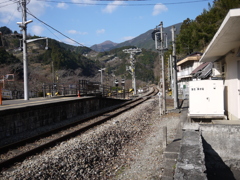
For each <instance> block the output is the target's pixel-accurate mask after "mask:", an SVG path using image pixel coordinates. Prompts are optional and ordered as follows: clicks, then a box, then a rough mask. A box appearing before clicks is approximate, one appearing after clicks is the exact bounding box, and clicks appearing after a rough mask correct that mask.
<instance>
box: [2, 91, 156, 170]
mask: <svg viewBox="0 0 240 180" xmlns="http://www.w3.org/2000/svg"><path fill="white" fill-rule="evenodd" d="M157 93H158V90H157V88H153V89H152V90H151V91H150V92H148V93H147V94H145V95H144V96H142V97H139V98H136V99H134V100H131V101H128V102H126V103H124V104H122V105H120V106H118V107H115V109H112V110H109V111H107V112H104V113H101V114H97V115H94V116H93V117H88V118H86V119H81V120H79V121H77V122H74V123H71V124H68V125H65V126H63V127H60V128H57V129H54V130H51V131H49V132H46V133H43V134H40V135H38V136H34V137H31V138H28V139H24V140H21V141H19V142H16V143H13V144H10V145H6V146H3V147H0V169H1V170H2V169H4V168H9V167H11V166H12V165H13V164H14V163H16V162H21V161H23V160H24V159H26V158H27V157H29V156H31V155H34V154H37V153H41V152H42V151H44V150H46V149H48V148H50V147H53V146H55V145H56V144H57V143H60V142H62V141H65V140H68V139H70V138H72V137H75V136H77V135H79V134H80V133H83V132H84V131H86V130H88V129H90V128H93V127H95V126H97V125H100V124H101V123H103V122H106V121H107V120H109V119H111V118H114V117H116V116H118V115H120V114H121V113H123V112H125V111H127V110H129V109H131V108H134V107H136V106H137V105H139V104H141V103H143V102H144V101H146V100H148V99H150V98H151V97H152V96H154V95H156V94H157Z"/></svg>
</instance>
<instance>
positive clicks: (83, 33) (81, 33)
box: [68, 30, 88, 35]
mask: <svg viewBox="0 0 240 180" xmlns="http://www.w3.org/2000/svg"><path fill="white" fill-rule="evenodd" d="M68 33H69V34H80V35H86V34H88V33H87V32H80V31H76V30H69V31H68Z"/></svg>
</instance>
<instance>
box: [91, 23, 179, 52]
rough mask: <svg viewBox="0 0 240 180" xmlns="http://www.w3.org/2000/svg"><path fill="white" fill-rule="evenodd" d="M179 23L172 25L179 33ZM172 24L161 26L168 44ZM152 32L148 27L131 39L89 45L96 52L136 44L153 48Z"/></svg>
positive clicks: (170, 37)
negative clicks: (145, 30)
mask: <svg viewBox="0 0 240 180" xmlns="http://www.w3.org/2000/svg"><path fill="white" fill-rule="evenodd" d="M181 25H182V23H177V24H174V25H172V26H175V28H176V34H179V32H180V28H181ZM172 26H168V27H166V28H163V31H164V32H165V33H167V39H168V44H169V45H170V42H171V40H172V33H171V28H172ZM152 32H153V29H150V30H148V31H147V32H145V33H143V34H140V35H139V36H137V37H135V38H133V39H131V40H128V41H124V42H122V43H119V44H117V43H113V42H111V41H105V42H103V43H101V44H95V45H93V46H91V47H90V48H91V49H92V50H95V51H97V52H103V51H109V50H111V49H114V48H120V47H124V46H136V47H139V48H144V49H149V50H155V43H154V41H153V40H152Z"/></svg>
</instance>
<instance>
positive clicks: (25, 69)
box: [17, 0, 32, 100]
mask: <svg viewBox="0 0 240 180" xmlns="http://www.w3.org/2000/svg"><path fill="white" fill-rule="evenodd" d="M21 6H22V22H17V24H18V25H19V27H20V28H21V31H22V34H23V79H24V100H29V90H28V60H27V24H28V23H31V22H32V20H29V21H27V10H26V9H27V8H26V6H27V3H26V0H22V3H21Z"/></svg>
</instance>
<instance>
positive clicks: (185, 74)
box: [177, 52, 202, 94]
mask: <svg viewBox="0 0 240 180" xmlns="http://www.w3.org/2000/svg"><path fill="white" fill-rule="evenodd" d="M201 56H202V53H200V52H194V53H192V54H190V55H188V56H186V57H185V58H183V59H180V60H178V62H177V68H178V73H177V78H178V89H179V92H180V94H184V93H187V92H185V91H187V90H188V82H189V81H191V80H192V74H191V73H192V71H193V70H194V69H196V68H197V67H198V66H199V65H201V64H202V63H201V62H199V60H200V58H201Z"/></svg>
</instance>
